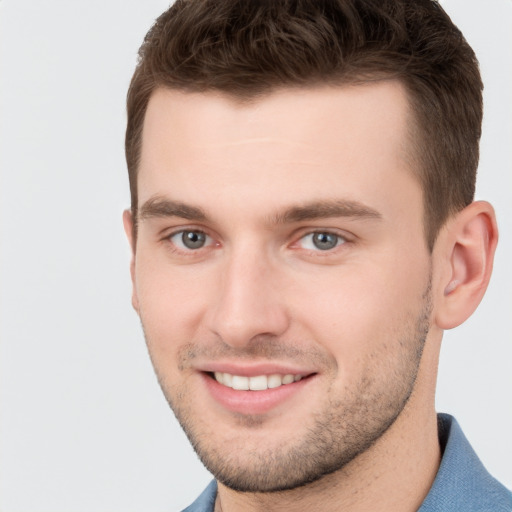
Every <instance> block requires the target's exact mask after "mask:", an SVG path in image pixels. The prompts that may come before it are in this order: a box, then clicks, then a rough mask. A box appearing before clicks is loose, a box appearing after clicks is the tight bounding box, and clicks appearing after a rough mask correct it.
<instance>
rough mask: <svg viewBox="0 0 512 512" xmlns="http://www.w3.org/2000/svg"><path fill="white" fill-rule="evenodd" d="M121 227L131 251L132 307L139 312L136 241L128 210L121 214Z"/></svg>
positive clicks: (131, 218)
mask: <svg viewBox="0 0 512 512" xmlns="http://www.w3.org/2000/svg"><path fill="white" fill-rule="evenodd" d="M123 225H124V232H125V233H126V237H127V238H128V242H129V243H130V248H131V250H132V258H131V261H130V275H131V278H132V287H133V288H132V306H133V308H134V309H135V311H137V313H138V312H139V299H138V297H137V286H136V284H135V249H136V240H135V233H134V229H133V216H132V212H131V211H130V210H125V211H124V212H123Z"/></svg>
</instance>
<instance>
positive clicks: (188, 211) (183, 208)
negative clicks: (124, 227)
mask: <svg viewBox="0 0 512 512" xmlns="http://www.w3.org/2000/svg"><path fill="white" fill-rule="evenodd" d="M158 217H179V218H182V219H186V220H190V221H201V222H204V221H207V220H208V216H207V215H206V213H205V211H204V210H203V209H201V208H199V207H197V206H192V205H189V204H186V203H182V202H180V201H175V200H172V199H167V198H164V197H161V196H155V197H152V198H150V199H148V200H147V201H146V202H145V203H144V204H143V205H142V207H141V208H140V210H139V220H146V219H151V218H158ZM329 217H349V218H357V219H377V220H380V219H382V215H381V214H380V213H379V212H378V211H377V210H375V209H373V208H370V207H369V206H366V205H364V204H362V203H360V202H357V201H350V200H346V199H339V200H327V201H314V202H311V203H306V204H303V205H297V206H292V207H290V208H287V209H285V210H284V211H283V212H278V213H276V214H275V215H272V216H271V217H270V221H271V223H272V224H292V223H294V222H302V221H305V220H315V219H325V218H329Z"/></svg>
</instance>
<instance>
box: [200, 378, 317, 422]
mask: <svg viewBox="0 0 512 512" xmlns="http://www.w3.org/2000/svg"><path fill="white" fill-rule="evenodd" d="M276 370H277V369H274V370H271V371H269V372H268V373H267V372H265V370H263V369H260V371H255V369H252V370H251V371H249V370H246V371H245V372H244V373H251V374H252V375H247V374H246V375H240V374H239V373H238V372H236V371H234V372H233V373H231V372H225V371H224V372H223V371H218V369H215V371H203V372H201V373H202V376H203V379H204V383H205V385H206V389H208V391H209V394H210V396H211V397H212V398H213V399H214V401H215V402H216V403H217V404H218V405H220V406H221V408H222V409H223V410H227V411H231V412H235V413H239V414H245V415H258V414H265V413H269V412H270V411H272V410H274V409H276V408H278V407H279V408H280V410H281V411H282V407H286V406H287V404H288V405H290V406H293V404H295V406H296V405H297V404H300V403H301V401H300V399H298V398H297V397H298V396H303V395H302V393H303V392H304V391H302V390H305V389H306V388H309V387H310V385H311V383H312V382H313V381H315V380H316V377H317V376H318V374H317V373H308V372H306V373H291V372H290V373H288V372H286V373H284V372H283V373H278V370H277V371H276ZM263 372H265V373H263ZM297 400H299V402H297Z"/></svg>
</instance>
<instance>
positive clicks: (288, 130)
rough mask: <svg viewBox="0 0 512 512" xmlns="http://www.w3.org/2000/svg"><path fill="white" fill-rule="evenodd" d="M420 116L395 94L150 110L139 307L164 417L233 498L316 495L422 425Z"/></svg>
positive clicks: (279, 97) (333, 94)
mask: <svg viewBox="0 0 512 512" xmlns="http://www.w3.org/2000/svg"><path fill="white" fill-rule="evenodd" d="M407 110H408V108H407V100H406V96H405V93H404V91H403V89H402V88H401V86H400V85H399V84H398V83H394V82H391V81H390V82H380V83H376V84H371V85H359V86H346V87H336V88H316V89H308V90H283V91H278V92H274V93H272V94H271V95H269V96H267V97H265V98H263V99H260V100H258V101H256V102H254V103H250V104H243V105H241V104H237V103H235V102H234V101H233V100H231V99H229V98H226V97H223V96H221V95H218V94H213V93H205V94H199V93H181V92H177V91H168V90H158V91H156V92H155V93H154V95H153V96H152V98H151V100H150V103H149V107H148V111H147V114H146V119H145V124H144V132H143V142H142V153H141V162H140V170H139V178H138V187H139V213H138V236H137V241H136V247H135V257H134V264H133V268H132V272H133V280H134V296H133V302H134V306H135V308H136V309H137V311H138V312H139V314H140V318H141V321H142V324H143V328H144V332H145V336H146V341H147V344H148V348H149V352H150V355H151V359H152V362H153V365H154V367H155V370H156V373H157V376H158V379H159V382H160V384H161V387H162V389H163V392H164V394H165V396H166V398H167V400H168V401H169V403H170V405H171V407H172V409H173V410H174V413H175V414H176V416H177V418H178V420H179V421H180V423H181V424H182V426H183V428H184V429H185V431H186V432H187V435H188V436H189V439H190V440H191V442H192V444H193V446H194V448H195V449H196V451H197V452H198V454H199V456H200V458H201V459H202V460H203V462H204V464H205V465H206V466H207V467H208V469H209V470H210V471H211V472H212V473H213V474H214V475H215V476H216V477H217V479H218V480H220V481H221V482H223V483H224V484H226V485H228V486H230V487H232V488H233V489H238V490H244V491H274V490H283V489H290V488H294V487H297V486H300V485H304V484H305V483H308V482H312V481H315V480H317V479H319V478H321V477H322V476H323V475H325V474H328V473H332V472H334V471H336V470H338V469H340V468H342V467H344V466H345V465H346V464H347V463H349V462H350V461H352V460H353V459H355V458H357V457H358V455H359V454H361V453H364V452H365V451H366V450H368V449H369V448H370V447H371V446H372V445H374V444H375V443H377V442H379V440H380V439H381V436H382V435H383V433H384V432H386V430H387V429H388V428H389V427H390V425H392V424H393V423H394V421H395V420H396V419H397V418H398V417H400V416H401V415H403V414H404V407H406V408H407V407H413V406H412V405H411V402H413V400H412V399H411V400H409V397H410V396H411V394H412V395H413V396H415V395H414V393H413V391H414V390H415V385H416V382H417V379H416V377H417V374H418V369H419V368H420V366H421V355H422V349H423V346H424V343H425V340H426V338H427V333H428V328H429V322H430V312H431V307H430V293H429V292H430V281H429V276H430V266H431V265H430V257H429V253H428V251H427V248H426V244H425V238H424V232H423V218H422V213H423V203H422V193H421V189H420V186H419V184H418V183H417V181H416V180H415V179H414V177H413V173H412V172H411V170H410V168H409V165H410V164H408V160H409V159H408V158H407V149H408V130H407V126H408V122H409V121H408V112H407ZM126 221H127V228H128V231H129V230H130V226H129V223H130V221H129V218H128V217H127V218H126Z"/></svg>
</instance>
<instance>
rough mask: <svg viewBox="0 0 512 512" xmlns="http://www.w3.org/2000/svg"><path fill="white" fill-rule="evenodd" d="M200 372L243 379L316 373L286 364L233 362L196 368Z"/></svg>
mask: <svg viewBox="0 0 512 512" xmlns="http://www.w3.org/2000/svg"><path fill="white" fill-rule="evenodd" d="M197 369H198V370H199V371H202V372H211V373H214V372H221V373H230V374H231V375H240V376H244V377H256V376H258V375H275V374H279V375H288V374H292V375H302V376H306V375H311V374H312V373H316V372H315V371H314V370H312V369H308V368H305V367H301V366H297V365H292V364H286V363H271V362H269V363H252V364H251V363H240V362H237V363H233V362H211V363H206V364H203V365H201V366H200V367H198V368H197Z"/></svg>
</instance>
